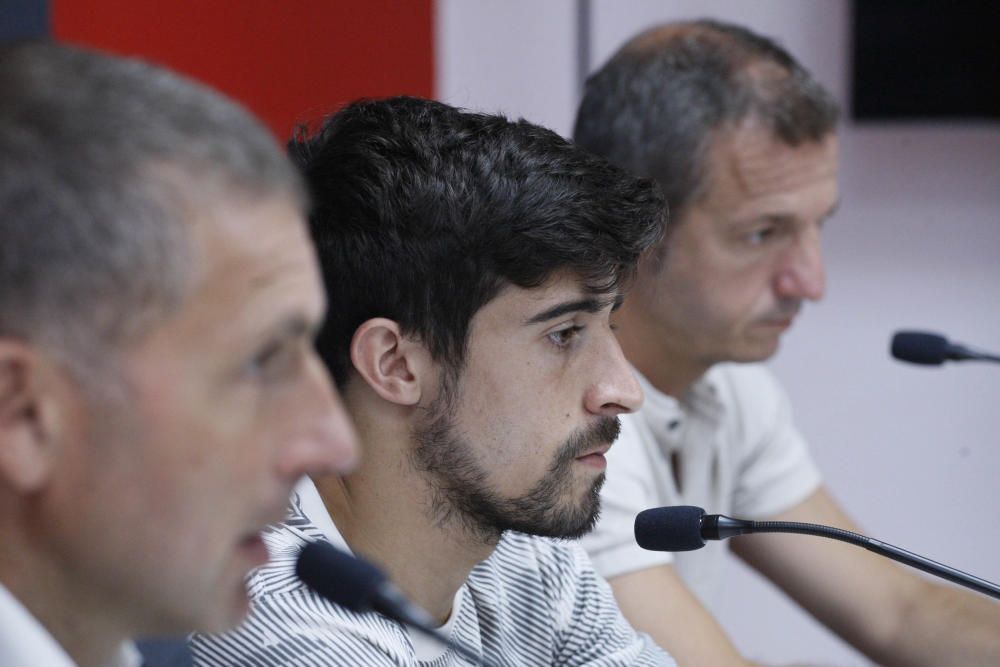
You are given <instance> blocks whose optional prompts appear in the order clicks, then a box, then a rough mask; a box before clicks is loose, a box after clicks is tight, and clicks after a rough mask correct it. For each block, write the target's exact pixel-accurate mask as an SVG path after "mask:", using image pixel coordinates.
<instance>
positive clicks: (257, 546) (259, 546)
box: [239, 532, 271, 567]
mask: <svg viewBox="0 0 1000 667" xmlns="http://www.w3.org/2000/svg"><path fill="white" fill-rule="evenodd" d="M239 551H240V553H241V554H243V555H245V556H246V557H247V560H249V561H250V562H251V567H258V566H260V565H264V564H265V563H267V561H268V560H270V558H271V556H270V554H269V553H268V551H267V546H266V545H265V544H264V538H263V537H261V534H260V533H259V532H258V533H253V534H251V535H247V536H246V537H244V538H243V539H242V540H240V543H239Z"/></svg>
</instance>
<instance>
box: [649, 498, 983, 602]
mask: <svg viewBox="0 0 1000 667" xmlns="http://www.w3.org/2000/svg"><path fill="white" fill-rule="evenodd" d="M750 533H795V534H799V535H815V536H816V537H828V538H830V539H834V540H839V541H841V542H847V543H849V544H853V545H855V546H858V547H864V548H865V549H867V550H868V551H871V552H874V553H877V554H879V555H880V556H885V557H887V558H891V559H893V560H895V561H898V562H900V563H903V564H905V565H909V566H910V567H915V568H917V569H918V570H923V571H924V572H927V573H928V574H933V575H935V576H938V577H941V578H942V579H947V580H948V581H950V582H952V583H955V584H959V585H961V586H966V587H967V588H971V589H972V590H974V591H978V592H980V593H983V594H984V595H988V596H990V597H993V598H997V599H1000V586H997V585H996V584H994V583H992V582H990V581H986V580H985V579H980V578H979V577H975V576H973V575H971V574H968V573H966V572H962V571H961V570H956V569H955V568H953V567H948V566H947V565H942V564H941V563H938V562H936V561H933V560H930V559H929V558H924V557H923V556H918V555H917V554H915V553H913V552H910V551H907V550H906V549H900V548H899V547H894V546H892V545H891V544H886V543H885V542H880V541H879V540H876V539H873V538H871V537H865V536H864V535H861V534H859V533H854V532H851V531H849V530H844V529H842V528H832V527H830V526H820V525H818V524H814V523H797V522H794V521H745V520H742V519H732V518H730V517H728V516H724V515H722V514H705V510H703V509H702V508H700V507H692V506H690V505H678V506H675V507H657V508H655V509H648V510H643V511H642V512H639V515H638V516H637V517H636V518H635V541H636V542H638V543H639V546H640V547H642V548H643V549H648V550H649V551H693V550H695V549H700V548H702V547H703V546H705V540H724V539H726V538H728V537H733V536H735V535H747V534H750Z"/></svg>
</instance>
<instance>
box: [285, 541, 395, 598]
mask: <svg viewBox="0 0 1000 667" xmlns="http://www.w3.org/2000/svg"><path fill="white" fill-rule="evenodd" d="M295 574H297V575H298V577H299V579H301V580H302V581H303V582H305V584H306V586H308V587H309V588H311V589H312V590H314V591H316V592H317V593H319V594H320V595H321V596H323V597H324V598H326V599H327V600H330V601H331V602H336V603H337V604H339V605H340V606H342V607H346V608H347V609H350V610H351V611H356V612H365V611H369V610H371V608H372V600H373V598H374V597H375V594H376V592H377V590H378V587H379V586H380V585H381V584H382V582H384V581H385V575H384V574H382V572H380V571H379V570H378V568H376V567H375V566H374V565H372V564H371V563H368V562H366V561H364V560H361V559H359V558H355V557H354V556H352V555H350V554H348V553H344V552H343V551H341V550H340V549H337V548H336V547H334V546H333V545H332V544H330V543H329V542H324V541H322V540H317V541H316V542H310V543H309V544H307V545H306V546H305V547H304V548H303V549H302V551H301V552H299V558H298V561H297V562H296V563H295Z"/></svg>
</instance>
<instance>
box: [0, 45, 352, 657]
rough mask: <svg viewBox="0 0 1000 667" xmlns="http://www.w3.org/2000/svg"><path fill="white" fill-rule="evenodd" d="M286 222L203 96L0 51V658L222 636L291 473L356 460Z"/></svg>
mask: <svg viewBox="0 0 1000 667" xmlns="http://www.w3.org/2000/svg"><path fill="white" fill-rule="evenodd" d="M304 204H305V197H304V193H303V189H302V187H301V185H300V181H299V177H298V176H297V174H296V173H295V170H294V168H293V167H292V166H291V165H290V164H289V163H288V161H287V158H285V157H284V156H283V155H282V154H281V151H280V149H279V148H278V147H277V146H276V145H274V143H273V141H272V140H271V139H270V138H269V136H268V134H267V132H266V131H265V130H264V129H263V128H262V127H261V126H260V125H258V124H257V122H256V121H254V120H253V119H252V118H251V117H250V116H249V115H248V114H247V113H246V112H244V111H242V110H241V109H239V108H237V107H236V106H235V105H233V104H231V103H229V102H227V101H225V100H224V99H222V98H221V97H220V96H218V95H216V94H214V93H212V92H210V91H208V90H207V89H205V88H202V87H201V86H198V85H196V84H194V83H192V82H187V81H184V80H181V79H180V78H178V77H176V76H173V75H171V74H168V73H167V72H164V71H162V70H159V69H156V68H153V67H149V66H146V65H143V64H140V63H137V62H131V61H127V60H121V59H115V58H111V57H107V56H102V55H98V54H94V53H88V52H84V51H78V50H75V49H71V48H66V47H58V46H54V45H47V44H34V45H21V46H17V47H8V48H6V49H4V50H3V52H2V53H0V211H2V215H0V536H2V539H0V664H3V665H5V666H11V667H26V666H29V665H30V666H37V665H45V666H46V667H55V666H58V665H73V664H76V665H81V666H82V667H91V666H98V665H134V664H138V658H137V656H136V653H135V650H134V647H133V646H132V645H131V644H130V642H129V641H127V638H128V637H130V636H133V635H160V634H180V633H185V632H188V631H190V630H193V629H208V630H223V629H226V628H229V627H232V626H233V625H235V624H236V623H238V622H239V620H240V619H241V618H242V617H243V616H244V615H245V613H246V611H247V609H248V600H247V592H246V589H245V585H244V577H245V576H246V574H247V572H248V571H249V570H250V569H251V568H253V567H255V566H258V565H261V564H263V563H264V562H266V560H267V551H266V549H265V547H264V543H263V541H262V540H261V537H260V534H259V533H260V531H261V529H262V528H263V527H264V526H265V525H266V524H268V523H271V522H274V521H278V520H280V519H281V518H282V516H283V515H284V510H285V508H286V506H287V500H288V495H289V493H290V491H291V489H292V487H293V486H294V484H295V483H296V481H297V480H298V479H299V477H300V476H301V475H303V474H304V473H306V472H313V473H317V472H331V473H332V472H337V471H340V472H345V471H347V470H348V469H349V468H350V467H352V466H353V462H354V461H355V458H356V454H357V451H356V444H355V441H354V436H353V432H352V431H351V429H350V427H349V426H348V422H347V419H346V415H345V413H344V412H343V410H342V408H341V407H340V405H339V404H338V402H337V399H336V394H335V392H334V389H333V388H332V386H331V383H330V381H329V378H328V375H327V373H326V371H325V369H324V368H323V365H322V363H321V362H320V360H319V358H318V357H317V356H316V354H315V352H314V350H313V347H312V334H313V332H314V331H315V330H316V329H317V327H318V326H319V324H320V322H321V321H322V318H323V314H324V310H325V305H324V295H323V289H322V285H321V282H320V279H319V273H318V271H317V265H316V260H315V257H314V253H313V250H312V248H311V245H310V243H309V239H308V235H307V231H306V227H305V224H304V214H303V211H304Z"/></svg>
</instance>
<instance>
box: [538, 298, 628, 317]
mask: <svg viewBox="0 0 1000 667" xmlns="http://www.w3.org/2000/svg"><path fill="white" fill-rule="evenodd" d="M621 301H622V297H621V295H618V294H616V295H615V296H613V297H611V296H609V297H604V298H598V297H588V298H586V299H577V300H576V301H564V302H562V303H557V304H556V305H554V306H552V307H551V308H548V309H546V310H543V311H542V312H540V313H538V314H536V315H533V316H532V317H530V318H528V321H527V322H526V324H539V323H540V322H547V321H548V320H554V319H555V318H557V317H562V316H563V315H566V314H567V313H577V312H583V313H599V312H601V311H602V310H604V309H605V308H607V307H608V306H611V307H612V309H614V308H617V307H618V306H620V305H621Z"/></svg>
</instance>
